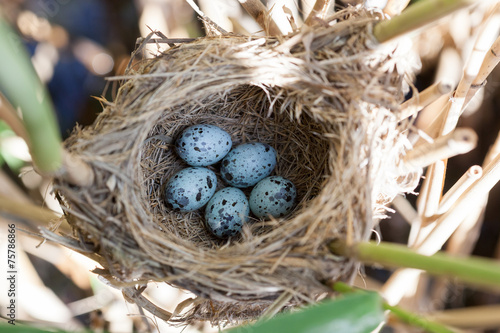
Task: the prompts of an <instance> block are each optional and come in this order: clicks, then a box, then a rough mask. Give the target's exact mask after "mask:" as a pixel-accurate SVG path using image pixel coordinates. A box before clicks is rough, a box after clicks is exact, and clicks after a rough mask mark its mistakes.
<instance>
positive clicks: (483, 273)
mask: <svg viewBox="0 0 500 333" xmlns="http://www.w3.org/2000/svg"><path fill="white" fill-rule="evenodd" d="M329 248H330V251H332V253H334V254H335V255H340V256H345V257H349V258H353V259H356V260H359V261H361V262H363V263H367V264H379V265H382V266H384V267H389V268H394V267H407V268H416V269H422V270H425V271H426V272H427V273H429V274H431V275H439V276H450V277H454V278H457V279H459V280H461V281H463V282H465V283H469V284H472V285H475V286H480V287H484V288H487V289H497V290H500V265H499V264H498V262H496V261H494V260H489V259H484V258H479V257H469V258H458V257H453V256H450V255H447V254H446V253H444V252H440V253H436V254H434V255H432V256H427V255H422V254H419V253H416V252H414V251H412V250H411V249H409V248H408V247H406V246H404V245H399V244H394V243H387V242H381V243H378V244H377V243H375V242H361V243H357V244H353V245H350V246H347V245H346V243H345V242H344V241H342V240H336V241H334V242H332V243H330V245H329Z"/></svg>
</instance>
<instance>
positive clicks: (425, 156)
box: [404, 128, 477, 169]
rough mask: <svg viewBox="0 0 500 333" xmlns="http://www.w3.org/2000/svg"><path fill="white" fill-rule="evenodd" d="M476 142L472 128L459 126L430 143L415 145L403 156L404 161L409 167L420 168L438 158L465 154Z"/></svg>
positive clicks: (442, 158)
mask: <svg viewBox="0 0 500 333" xmlns="http://www.w3.org/2000/svg"><path fill="white" fill-rule="evenodd" d="M476 143H477V135H476V133H475V132H474V131H473V130H472V129H468V128H460V129H457V130H456V131H454V132H453V133H450V134H449V135H446V136H442V137H440V138H438V139H436V140H435V141H434V142H432V143H422V144H420V145H417V146H415V148H413V149H412V150H411V151H409V152H408V155H406V157H405V158H404V163H405V164H406V165H408V166H409V167H411V168H415V169H418V168H422V167H425V166H428V165H430V164H432V163H434V162H436V161H439V160H444V159H447V158H449V157H452V156H455V155H459V154H465V153H467V152H469V151H471V150H472V149H474V148H475V147H476Z"/></svg>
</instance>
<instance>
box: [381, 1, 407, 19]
mask: <svg viewBox="0 0 500 333" xmlns="http://www.w3.org/2000/svg"><path fill="white" fill-rule="evenodd" d="M410 1H411V0H388V1H387V4H386V5H385V7H384V10H383V11H384V13H385V14H386V15H388V16H390V17H392V16H395V15H399V14H401V12H402V11H403V10H404V9H405V8H406V7H407V6H408V4H409V3H410Z"/></svg>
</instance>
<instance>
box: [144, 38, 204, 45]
mask: <svg viewBox="0 0 500 333" xmlns="http://www.w3.org/2000/svg"><path fill="white" fill-rule="evenodd" d="M195 40H196V38H145V37H139V38H137V40H136V42H135V43H136V44H142V43H143V42H145V43H147V44H158V43H160V44H169V45H170V44H180V43H191V42H194V41H195Z"/></svg>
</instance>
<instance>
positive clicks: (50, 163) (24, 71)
mask: <svg viewBox="0 0 500 333" xmlns="http://www.w3.org/2000/svg"><path fill="white" fill-rule="evenodd" d="M0 45H2V52H0V90H2V91H3V92H4V93H5V95H6V97H7V98H8V99H9V100H10V101H11V103H12V104H13V106H14V108H19V109H20V110H21V113H22V115H23V122H24V126H25V127H26V131H27V132H28V137H29V141H30V142H29V143H28V145H29V147H30V150H31V154H32V156H33V161H34V162H35V164H36V166H37V168H38V170H40V171H41V172H43V173H49V174H50V173H53V172H55V171H57V170H59V168H60V167H61V165H62V154H61V151H62V149H61V136H60V133H59V127H58V125H57V120H56V117H55V114H54V111H53V110H54V108H53V106H52V103H51V100H50V97H49V95H48V93H47V90H46V88H45V87H44V85H43V84H42V83H41V82H40V79H39V78H38V76H37V75H36V73H35V71H34V69H33V66H32V64H31V61H30V59H29V57H28V54H27V52H26V50H25V49H24V47H23V44H22V41H21V39H20V38H19V36H18V35H17V34H16V33H15V32H14V31H13V30H12V28H11V27H10V26H9V25H8V24H7V23H6V22H5V21H4V20H3V18H1V17H0Z"/></svg>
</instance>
